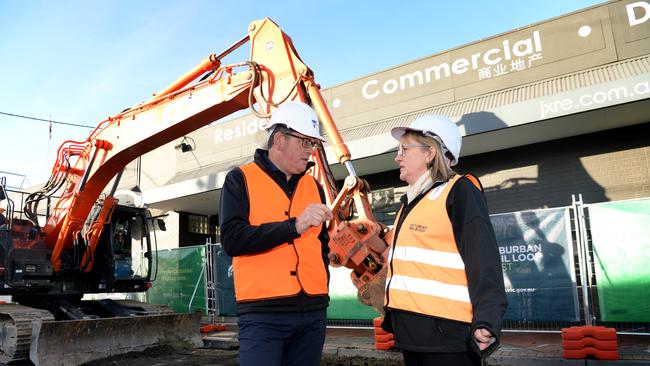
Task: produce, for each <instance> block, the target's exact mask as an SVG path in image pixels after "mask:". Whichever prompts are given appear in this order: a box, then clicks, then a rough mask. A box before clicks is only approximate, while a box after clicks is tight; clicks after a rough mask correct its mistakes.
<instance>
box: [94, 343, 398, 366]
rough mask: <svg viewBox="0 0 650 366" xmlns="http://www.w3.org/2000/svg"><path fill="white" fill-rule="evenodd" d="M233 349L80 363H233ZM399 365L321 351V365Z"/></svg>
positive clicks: (159, 351)
mask: <svg viewBox="0 0 650 366" xmlns="http://www.w3.org/2000/svg"><path fill="white" fill-rule="evenodd" d="M238 360H239V359H238V351H237V350H228V351H226V350H217V349H207V348H199V349H174V348H172V347H156V348H152V349H148V350H146V351H144V352H134V353H127V354H124V355H120V356H115V357H111V358H107V359H103V360H98V361H92V362H88V363H86V364H84V365H83V366H115V365H128V366H162V365H182V366H217V365H218V366H236V365H238V364H239V362H238ZM380 365H381V366H401V365H403V363H402V362H395V361H393V360H387V359H367V358H363V357H333V356H329V355H324V357H323V359H322V360H321V366H380Z"/></svg>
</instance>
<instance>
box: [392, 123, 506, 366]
mask: <svg viewBox="0 0 650 366" xmlns="http://www.w3.org/2000/svg"><path fill="white" fill-rule="evenodd" d="M391 134H392V135H393V137H395V139H397V140H399V146H398V151H397V156H396V157H395V161H396V162H397V163H398V164H399V177H400V179H401V180H402V181H404V182H406V183H408V188H407V191H406V194H405V195H404V196H403V197H402V199H401V200H402V206H401V208H400V210H399V212H398V214H397V217H396V219H395V226H394V230H395V234H394V237H393V245H392V247H391V249H390V250H391V252H390V255H389V269H388V271H389V272H388V277H387V280H386V296H385V298H384V307H385V309H386V316H385V318H384V324H383V327H384V329H385V330H387V331H389V332H392V333H394V334H395V340H396V342H397V345H398V346H399V347H400V348H401V349H402V352H403V355H404V363H405V364H406V365H407V366H411V365H454V366H456V365H480V363H481V359H482V358H484V357H487V355H489V354H490V353H491V352H492V351H494V349H495V348H496V347H497V345H498V340H499V336H500V332H501V323H502V317H503V314H504V312H505V309H506V298H505V290H504V285H503V274H502V273H501V260H500V258H499V252H498V248H497V243H496V239H495V236H494V230H493V228H492V225H491V223H490V217H489V214H488V209H487V204H486V201H485V198H484V196H483V193H482V191H481V187H480V183H479V182H478V179H476V178H474V177H473V176H460V175H458V174H456V173H455V172H454V171H453V170H451V168H450V167H451V166H453V165H455V164H456V163H457V162H458V157H459V153H460V147H461V135H460V131H459V130H458V127H457V126H456V125H455V124H454V123H453V122H452V121H451V120H450V119H449V118H447V117H445V116H423V117H420V118H418V119H416V120H415V121H414V122H413V123H412V124H411V125H410V126H409V127H395V128H393V129H392V131H391Z"/></svg>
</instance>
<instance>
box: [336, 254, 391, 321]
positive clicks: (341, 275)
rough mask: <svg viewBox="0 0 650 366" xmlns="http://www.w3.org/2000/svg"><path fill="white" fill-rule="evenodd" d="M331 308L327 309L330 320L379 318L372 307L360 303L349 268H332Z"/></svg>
mask: <svg viewBox="0 0 650 366" xmlns="http://www.w3.org/2000/svg"><path fill="white" fill-rule="evenodd" d="M329 270H330V287H329V290H330V291H329V295H330V306H329V307H328V308H327V318H328V319H349V320H358V319H362V320H372V319H373V318H376V317H377V316H379V314H378V313H377V311H375V309H373V308H372V307H370V306H367V305H364V304H362V303H360V302H359V299H358V298H357V288H356V287H354V285H353V284H352V280H351V279H350V272H351V271H352V270H351V269H349V268H345V267H336V268H335V267H330V269H329Z"/></svg>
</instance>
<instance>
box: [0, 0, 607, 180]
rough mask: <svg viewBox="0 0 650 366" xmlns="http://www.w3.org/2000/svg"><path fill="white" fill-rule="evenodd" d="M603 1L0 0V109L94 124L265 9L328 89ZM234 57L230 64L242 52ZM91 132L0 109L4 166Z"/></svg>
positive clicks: (28, 169)
mask: <svg viewBox="0 0 650 366" xmlns="http://www.w3.org/2000/svg"><path fill="white" fill-rule="evenodd" d="M599 3H600V2H599V1H590V0H565V1H563V0H549V1H523V0H518V1H515V0H497V1H492V2H486V1H475V0H466V1H400V2H396V1H385V2H381V1H376V0H375V1H350V0H347V1H339V0H331V1H320V2H307V1H268V0H266V1H261V0H260V1H258V0H249V1H246V2H238V3H237V4H235V2H225V1H207V0H206V1H201V0H197V1H192V0H188V1H149V0H143V1H125V0H115V1H81V0H78V1H66V0H60V1H24V2H23V1H10V0H0V112H5V113H12V114H20V115H27V116H32V117H36V118H44V119H48V118H51V119H52V120H55V121H63V122H68V123H74V124H83V125H91V126H94V125H96V124H98V123H99V122H101V121H102V120H103V119H105V118H106V117H108V116H110V115H113V114H116V113H118V112H119V111H121V110H123V109H124V108H126V107H129V106H131V105H133V104H135V103H138V102H140V101H143V100H145V99H148V98H149V97H150V96H151V93H153V92H155V91H156V90H159V89H161V88H163V87H165V86H166V85H168V84H169V83H170V82H171V81H173V80H174V79H176V78H177V77H179V76H180V75H182V74H184V73H185V72H186V71H188V70H189V69H191V68H192V67H194V66H195V65H196V64H197V63H198V62H199V61H201V60H202V59H203V58H204V57H205V56H207V55H208V54H210V53H219V52H220V51H222V50H224V49H226V48H227V47H228V46H230V45H231V44H232V43H234V42H235V41H237V40H239V39H240V38H241V37H243V36H244V35H246V34H247V27H248V24H249V22H250V21H252V20H255V19H260V18H264V17H270V18H272V19H273V20H274V21H275V22H276V23H278V25H279V26H280V28H282V29H283V30H284V31H285V33H287V34H288V35H289V36H290V37H291V38H292V40H293V42H294V45H295V46H296V49H297V51H298V53H299V54H300V56H301V58H302V59H303V61H305V63H306V64H307V65H308V66H309V67H310V68H311V69H312V70H314V73H315V75H316V80H317V82H318V83H320V84H321V86H322V87H324V88H327V87H330V86H334V85H336V84H340V83H343V82H346V81H349V80H352V79H356V78H359V77H362V76H364V75H367V74H371V73H374V72H379V71H382V70H384V69H386V68H390V67H392V66H396V65H399V64H403V63H406V62H408V61H411V60H414V59H418V58H421V57H426V56H429V55H432V54H435V53H439V52H442V51H445V50H448V49H450V48H455V47H458V46H461V45H464V44H467V43H470V42H474V41H478V40H480V39H482V38H486V37H490V36H493V35H497V34H500V33H503V32H507V31H510V30H513V29H516V28H520V27H523V26H526V25H529V24H532V23H536V22H539V21H543V20H546V19H549V18H553V17H556V16H560V15H563V14H566V13H569V12H573V11H575V10H579V9H583V8H585V7H589V6H591V5H595V4H599ZM236 56H240V57H239V58H235V59H232V58H231V59H228V60H227V61H229V62H235V61H243V60H244V58H245V57H246V54H244V53H241V54H238V55H236ZM89 132H90V130H89V129H86V128H80V127H72V126H63V125H56V124H55V125H54V126H53V133H52V138H51V140H50V139H49V134H48V124H47V123H45V122H39V121H32V120H27V119H19V118H14V117H9V116H6V115H1V114H0V171H8V172H12V173H16V174H23V175H26V176H27V178H28V180H29V182H30V183H31V184H37V183H40V182H43V181H45V180H46V179H47V177H48V176H49V173H50V171H51V169H52V164H53V160H54V156H55V153H56V150H57V148H58V147H59V145H60V144H61V143H62V142H63V141H64V140H68V139H72V140H83V139H85V138H86V137H87V135H88V133H89ZM2 175H3V174H2V173H0V176H2ZM20 182H21V179H18V178H17V177H10V183H13V184H14V185H16V184H20Z"/></svg>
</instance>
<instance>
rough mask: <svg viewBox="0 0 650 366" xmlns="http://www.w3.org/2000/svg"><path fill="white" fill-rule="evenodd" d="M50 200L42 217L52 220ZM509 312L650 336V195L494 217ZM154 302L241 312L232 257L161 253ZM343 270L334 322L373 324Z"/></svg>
mask: <svg viewBox="0 0 650 366" xmlns="http://www.w3.org/2000/svg"><path fill="white" fill-rule="evenodd" d="M6 191H7V194H8V196H9V198H10V199H11V201H12V207H11V215H12V216H11V217H13V218H20V219H24V218H26V217H25V215H24V212H23V209H22V207H23V206H24V203H25V199H26V196H27V195H28V194H29V193H28V192H24V191H20V190H15V189H6ZM55 200H56V197H51V198H48V199H47V200H46V201H45V202H44V203H45V204H44V205H43V207H41V210H39V211H40V213H39V219H40V218H42V219H43V221H45V219H46V218H47V216H48V214H49V210H50V204H51V203H53V202H54V201H55ZM490 219H491V221H492V225H493V227H494V232H495V235H496V238H497V244H498V246H499V255H500V257H501V263H502V270H503V275H504V282H505V287H506V296H507V299H508V309H507V311H506V314H505V317H504V330H505V331H519V332H521V331H533V332H540V331H551V332H555V331H559V330H560V329H562V328H564V327H568V326H577V325H604V326H608V327H614V328H616V329H617V331H619V332H620V333H631V334H646V335H650V311H648V309H650V265H648V264H650V198H643V199H636V200H625V201H611V202H602V203H593V204H586V203H584V202H583V201H582V197H581V196H580V195H576V196H573V197H572V204H571V206H566V207H557V208H549V209H540V210H527V211H519V212H509V213H502V214H495V215H491V216H490ZM155 256H156V258H157V260H156V261H155V263H156V268H155V269H154V272H155V273H156V281H154V285H153V287H152V288H151V289H150V290H149V291H148V293H147V299H148V301H150V302H156V303H164V304H169V305H170V306H171V307H172V308H173V309H174V310H176V311H183V312H185V311H201V312H203V313H204V314H206V316H209V317H210V318H213V319H214V318H216V317H223V316H235V315H236V306H235V298H234V285H233V273H232V259H231V258H230V257H229V256H228V255H227V254H226V253H225V252H224V251H223V248H222V247H221V245H220V244H218V243H211V242H209V241H208V242H207V243H205V244H204V245H197V246H192V247H182V248H175V249H168V250H158V251H156V253H155ZM349 273H350V271H349V270H347V269H345V268H333V267H331V268H330V306H329V309H328V324H329V325H330V326H340V327H372V319H373V318H374V317H376V316H379V314H378V313H377V312H376V311H375V310H373V309H372V308H370V307H368V306H365V305H362V304H361V303H359V301H358V300H357V298H356V289H355V288H354V286H353V285H352V283H351V281H350V279H349Z"/></svg>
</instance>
